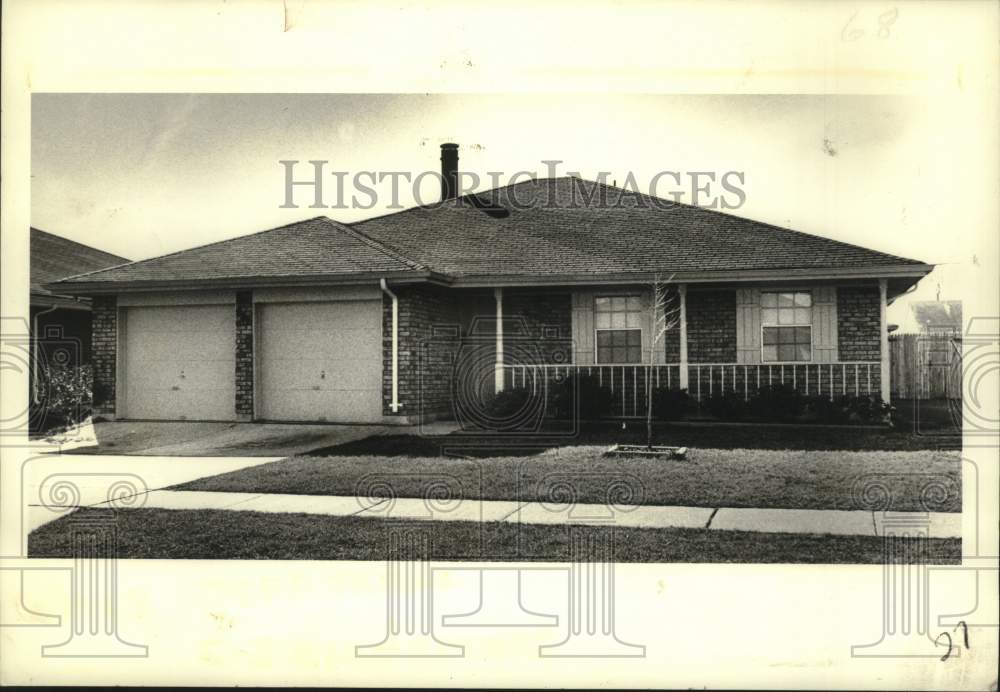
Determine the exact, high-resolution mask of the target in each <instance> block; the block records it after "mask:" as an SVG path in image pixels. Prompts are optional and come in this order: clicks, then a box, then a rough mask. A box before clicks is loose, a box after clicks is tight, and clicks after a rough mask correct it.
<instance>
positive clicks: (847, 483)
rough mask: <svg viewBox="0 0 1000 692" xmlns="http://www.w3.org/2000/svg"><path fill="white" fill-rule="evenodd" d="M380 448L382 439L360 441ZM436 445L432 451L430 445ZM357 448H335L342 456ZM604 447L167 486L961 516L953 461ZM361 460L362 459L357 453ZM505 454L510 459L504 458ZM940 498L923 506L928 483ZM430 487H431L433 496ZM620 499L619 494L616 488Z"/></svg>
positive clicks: (323, 463)
mask: <svg viewBox="0 0 1000 692" xmlns="http://www.w3.org/2000/svg"><path fill="white" fill-rule="evenodd" d="M365 442H369V443H370V444H372V445H374V446H375V447H376V448H377V447H378V446H379V445H384V444H385V442H386V438H371V440H368V441H365ZM438 444H440V442H439V443H438ZM363 446H364V442H359V443H349V444H348V445H345V446H344V447H345V449H344V451H345V452H348V451H353V450H359V448H360V449H363ZM604 449H605V448H604V447H598V446H580V447H565V448H561V449H552V450H547V451H543V452H541V453H538V454H536V455H534V456H526V455H524V454H525V451H524V450H523V449H522V450H520V451H521V454H522V456H498V457H489V458H482V459H468V458H450V457H442V456H387V455H353V454H349V455H345V456H328V457H314V456H298V457H292V458H290V459H284V460H282V461H276V462H272V463H269V464H263V465H260V466H255V467H253V468H247V469H243V470H240V471H234V472H231V473H225V474H222V475H219V476H213V477H209V478H203V479H199V480H195V481H191V482H189V483H184V484H181V485H178V486H175V487H174V488H173V489H175V490H207V491H222V492H244V493H283V494H293V495H347V496H353V495H368V494H370V492H371V491H372V490H373V489H378V488H380V489H381V492H383V493H384V492H386V491H387V490H388V491H391V493H392V494H394V495H395V496H396V497H423V496H424V495H425V494H426V493H427V492H428V491H429V489H430V488H431V487H432V485H434V483H435V481H440V482H442V483H445V484H446V485H447V487H448V492H449V493H450V494H451V495H452V496H457V497H463V498H467V499H483V500H521V501H553V500H555V499H556V498H557V497H558V496H559V494H560V493H566V492H569V493H570V496H569V499H573V500H575V501H576V502H584V503H604V502H607V501H608V486H609V484H611V483H612V482H613V481H614V480H615V479H622V480H624V482H625V484H626V485H628V486H629V487H630V488H631V492H632V494H633V497H632V499H631V500H630V503H632V504H648V505H683V506H693V507H758V508H789V509H843V510H853V509H861V510H872V509H889V510H893V511H928V510H930V511H938V512H959V511H961V462H960V458H959V455H958V454H957V453H954V452H931V451H923V452H811V451H801V450H800V451H788V450H785V451H773V450H747V449H736V450H724V449H693V450H690V451H689V452H688V457H687V459H685V460H664V459H656V460H653V459H640V458H628V459H612V458H605V457H603V456H602V453H603V451H604ZM359 451H360V450H359ZM514 451H515V450H514V449H512V450H511V452H514ZM867 480H871V481H872V484H870V485H869V487H874V485H875V484H878V485H880V486H885V487H887V488H889V489H890V490H891V500H890V505H889V506H888V507H875V506H872V504H871V502H872V496H871V495H869V496H868V497H867V499H866V497H865V496H864V493H863V488H864V485H865V482H866V481H867ZM932 481H933V482H935V484H936V485H939V486H941V487H942V488H944V489H945V491H946V492H945V494H944V495H943V496H941V497H939V496H937V495H934V494H932V499H933V501H934V504H933V505H932V506H926V505H925V504H923V502H922V501H921V489H922V488H923V487H924V486H925V485H926V484H927V483H928V482H932ZM438 487H439V488H440V485H439V486H438ZM618 488H619V491H620V492H624V488H623V487H622V486H621V485H620V484H619V485H618Z"/></svg>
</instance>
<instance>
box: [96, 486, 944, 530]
mask: <svg viewBox="0 0 1000 692" xmlns="http://www.w3.org/2000/svg"><path fill="white" fill-rule="evenodd" d="M136 500H137V501H136V502H134V503H132V505H131V507H133V508H138V507H144V508H155V509H223V510H231V511H244V512H275V513H303V514H317V515H324V516H339V517H346V516H360V517H370V518H373V519H393V520H421V521H477V522H506V523H521V524H547V525H566V524H580V525H593V526H617V527H621V528H661V529H662V528H690V529H696V528H707V529H715V530H719V531H756V532H763V533H802V534H835V535H843V536H881V535H883V529H882V527H883V524H884V523H885V518H884V516H883V515H882V514H881V513H877V512H869V511H862V510H857V511H845V510H832V509H754V508H740V507H722V508H716V509H713V508H711V507H662V506H651V505H641V506H637V507H625V508H612V507H609V506H607V505H585V504H578V505H555V504H549V503H540V502H516V501H509V500H483V501H475V500H453V501H438V500H429V501H424V500H423V499H420V498H395V499H391V498H366V497H349V496H336V495H279V494H258V493H224V492H205V491H190V490H154V491H152V492H149V493H146V494H145V495H143V496H142V497H141V498H140V497H137V498H136ZM91 506H96V507H99V506H100V505H99V504H98V505H91ZM125 511H128V510H125ZM891 516H892V521H893V522H894V523H899V522H901V521H904V522H907V523H909V521H916V522H917V523H926V524H927V525H928V535H929V537H931V538H960V537H961V535H962V515H961V514H958V513H946V512H929V513H922V512H894V513H892V515H891Z"/></svg>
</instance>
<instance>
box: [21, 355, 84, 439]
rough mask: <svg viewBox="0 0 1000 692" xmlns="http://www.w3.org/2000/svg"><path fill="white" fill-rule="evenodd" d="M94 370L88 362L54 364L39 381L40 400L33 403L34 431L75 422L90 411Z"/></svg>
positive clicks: (31, 418) (32, 419) (82, 418)
mask: <svg viewBox="0 0 1000 692" xmlns="http://www.w3.org/2000/svg"><path fill="white" fill-rule="evenodd" d="M93 381H94V380H93V373H92V371H91V368H90V366H89V365H80V366H75V367H74V366H67V365H63V366H58V365H52V366H49V367H48V368H46V370H45V372H43V373H42V377H41V379H40V382H39V387H40V394H41V396H40V401H39V402H38V403H37V404H35V403H32V411H31V415H30V420H31V421H32V428H33V429H34V430H33V432H44V431H48V430H52V429H54V428H59V427H65V426H72V425H75V424H77V423H79V422H80V421H82V420H85V419H86V418H87V416H89V415H90V412H91V402H92V399H93V396H92V389H93Z"/></svg>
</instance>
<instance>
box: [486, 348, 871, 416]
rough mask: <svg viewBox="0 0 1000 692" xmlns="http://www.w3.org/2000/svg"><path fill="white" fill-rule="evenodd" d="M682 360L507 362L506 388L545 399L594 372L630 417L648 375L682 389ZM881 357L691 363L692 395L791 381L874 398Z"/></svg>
mask: <svg viewBox="0 0 1000 692" xmlns="http://www.w3.org/2000/svg"><path fill="white" fill-rule="evenodd" d="M680 369H681V366H680V363H664V364H658V365H564V364H535V365H528V364H524V365H521V364H507V365H505V366H504V387H505V388H518V387H520V388H524V389H529V390H531V392H532V393H533V394H535V395H538V394H541V395H543V396H545V397H547V396H548V393H549V391H550V389H551V388H552V386H553V385H558V384H559V383H561V382H562V381H563V380H565V379H566V378H567V377H570V376H572V375H588V376H591V377H593V378H595V379H596V380H597V382H598V384H599V385H601V386H604V387H608V388H609V389H610V390H611V394H612V397H613V401H614V404H613V410H614V411H615V414H616V415H620V416H621V417H624V418H629V417H636V416H643V415H645V412H646V399H645V391H646V378H647V377H648V378H650V380H651V382H652V385H653V387H654V388H657V389H660V388H665V389H680V388H681V386H680V382H681V377H680ZM880 376H881V373H880V364H879V362H878V361H841V362H838V363H800V362H788V363H761V364H745V365H744V364H740V363H689V364H688V394H689V395H690V396H691V397H692V398H693V399H695V400H696V401H699V402H701V401H704V400H705V399H706V398H708V397H711V396H714V395H718V394H725V393H735V394H737V395H742V397H743V398H744V399H745V400H749V399H750V398H751V397H753V396H754V395H755V394H756V393H757V392H758V391H759V390H760V389H761V388H762V387H767V386H774V385H786V386H790V387H792V388H794V389H795V390H796V391H798V392H800V393H802V394H803V395H806V396H829V397H830V399H833V398H834V397H835V396H838V395H844V396H868V395H871V394H877V393H878V392H879V378H880Z"/></svg>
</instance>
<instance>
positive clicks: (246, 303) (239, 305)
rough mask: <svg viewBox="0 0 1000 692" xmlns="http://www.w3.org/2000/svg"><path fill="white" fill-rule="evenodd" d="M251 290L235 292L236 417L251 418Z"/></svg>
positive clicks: (252, 307)
mask: <svg viewBox="0 0 1000 692" xmlns="http://www.w3.org/2000/svg"><path fill="white" fill-rule="evenodd" d="M253 313H254V306H253V291H238V292H237V293H236V417H237V419H238V420H241V421H249V420H253V390H254V381H253Z"/></svg>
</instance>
